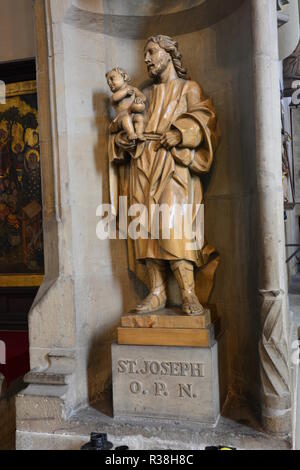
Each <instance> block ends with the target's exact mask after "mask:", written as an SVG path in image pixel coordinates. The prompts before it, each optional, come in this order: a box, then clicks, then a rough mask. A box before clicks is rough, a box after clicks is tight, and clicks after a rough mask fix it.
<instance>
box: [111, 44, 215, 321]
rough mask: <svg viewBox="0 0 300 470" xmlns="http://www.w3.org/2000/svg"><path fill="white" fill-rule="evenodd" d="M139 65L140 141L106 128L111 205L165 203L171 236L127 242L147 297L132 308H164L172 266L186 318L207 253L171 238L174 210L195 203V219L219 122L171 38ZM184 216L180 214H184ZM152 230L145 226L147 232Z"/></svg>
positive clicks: (196, 309) (194, 305)
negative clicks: (143, 102) (143, 73)
mask: <svg viewBox="0 0 300 470" xmlns="http://www.w3.org/2000/svg"><path fill="white" fill-rule="evenodd" d="M144 60H145V63H146V66H147V69H148V74H149V76H150V78H151V80H152V84H151V85H150V86H148V87H147V88H146V89H144V90H143V93H144V94H145V96H146V97H147V109H146V113H145V132H144V136H145V139H146V140H145V141H144V142H138V141H135V142H129V141H128V139H127V137H126V135H124V132H123V131H121V130H120V129H119V130H118V129H113V127H111V133H110V140H109V159H110V193H111V202H112V204H113V206H114V207H115V209H116V211H117V210H118V197H119V196H120V195H122V196H125V195H126V196H128V198H129V203H130V204H144V205H145V206H146V207H147V208H148V210H149V213H150V212H151V209H150V206H151V205H152V204H159V205H161V204H168V206H169V208H170V216H169V220H167V221H164V223H167V225H168V226H169V228H170V237H169V238H167V239H165V238H163V237H158V239H152V238H151V236H149V237H148V238H147V239H145V238H143V239H142V238H139V239H137V240H130V239H129V240H128V251H129V266H130V269H131V270H133V271H134V272H135V273H136V274H137V275H138V277H140V278H142V274H141V272H142V271H141V269H143V268H145V267H146V269H147V272H148V278H149V282H150V285H149V291H150V292H149V294H148V296H147V297H146V298H145V299H144V300H143V301H141V302H140V303H139V304H138V305H137V306H136V308H135V313H147V312H153V311H156V310H160V309H162V308H164V307H165V305H166V301H167V295H166V281H167V265H168V264H169V265H170V267H171V270H172V271H173V273H174V276H175V278H176V280H177V282H178V285H179V288H180V291H181V296H182V311H183V312H184V313H185V314H187V315H201V314H202V313H203V312H204V309H203V306H202V305H201V304H200V302H199V300H198V298H197V296H196V294H195V281H194V267H200V266H203V264H204V263H205V262H206V257H205V247H204V248H202V247H200V249H197V250H193V249H190V247H191V243H190V242H191V240H188V239H186V237H185V234H184V233H183V235H182V238H181V239H177V238H176V237H175V236H174V229H175V227H174V217H173V215H172V214H173V212H172V206H173V205H175V204H176V205H179V206H181V207H182V208H184V207H185V205H186V204H192V207H193V219H195V218H196V215H197V210H199V205H200V204H201V203H202V202H203V190H202V184H201V175H202V174H204V173H207V172H208V171H209V170H210V167H211V165H212V161H213V155H214V152H215V149H216V147H217V144H218V132H217V122H216V115H215V111H214V108H213V106H212V103H211V100H209V99H206V98H204V96H203V93H202V90H201V88H200V86H199V85H198V83H196V82H194V81H191V80H189V79H188V78H187V71H186V69H185V68H184V67H183V65H182V60H181V54H180V52H179V50H178V44H177V42H176V41H175V40H173V39H172V38H170V37H168V36H163V35H159V36H155V37H150V38H149V39H148V40H147V43H146V46H145V49H144ZM183 210H184V209H183ZM148 230H149V232H150V228H148Z"/></svg>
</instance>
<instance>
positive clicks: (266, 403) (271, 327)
mask: <svg viewBox="0 0 300 470" xmlns="http://www.w3.org/2000/svg"><path fill="white" fill-rule="evenodd" d="M259 293H260V300H261V316H262V318H261V320H262V332H261V340H260V343H259V355H260V361H261V364H260V375H261V393H262V405H263V406H262V419H263V424H264V428H265V429H266V430H268V431H270V432H272V433H274V432H276V433H281V432H286V429H289V422H290V420H291V392H290V373H289V351H288V345H287V341H286V333H285V331H284V322H283V315H282V310H283V301H284V298H283V292H282V291H280V290H276V291H265V290H261V291H260V292H259Z"/></svg>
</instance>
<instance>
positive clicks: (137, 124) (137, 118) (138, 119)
mask: <svg viewBox="0 0 300 470" xmlns="http://www.w3.org/2000/svg"><path fill="white" fill-rule="evenodd" d="M133 121H134V128H135V132H136V134H137V137H138V139H139V140H146V139H145V137H144V135H143V134H144V116H143V115H142V114H135V115H134V118H133Z"/></svg>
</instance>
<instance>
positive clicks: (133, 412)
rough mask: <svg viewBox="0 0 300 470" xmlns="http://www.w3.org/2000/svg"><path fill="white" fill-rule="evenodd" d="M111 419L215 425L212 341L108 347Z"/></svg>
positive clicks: (217, 407) (215, 351) (215, 347)
mask: <svg viewBox="0 0 300 470" xmlns="http://www.w3.org/2000/svg"><path fill="white" fill-rule="evenodd" d="M112 376H113V410H114V417H116V418H118V417H119V418H122V417H144V418H158V419H165V420H171V421H176V420H177V421H190V422H196V423H207V424H210V425H215V424H216V423H217V421H218V418H219V413H220V405H219V374H218V345H217V343H216V342H215V343H214V344H213V345H212V346H211V347H209V348H195V347H172V346H167V347H166V346H129V345H120V344H113V345H112Z"/></svg>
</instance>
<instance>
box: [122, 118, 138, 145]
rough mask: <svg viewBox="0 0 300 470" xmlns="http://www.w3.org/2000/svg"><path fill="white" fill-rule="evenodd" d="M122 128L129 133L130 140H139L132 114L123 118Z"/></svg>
mask: <svg viewBox="0 0 300 470" xmlns="http://www.w3.org/2000/svg"><path fill="white" fill-rule="evenodd" d="M121 122H122V127H123V129H124V131H125V132H126V133H127V137H128V140H135V139H137V135H136V133H135V130H134V127H133V123H132V117H131V115H130V114H126V115H125V116H123V118H122V121H121Z"/></svg>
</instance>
